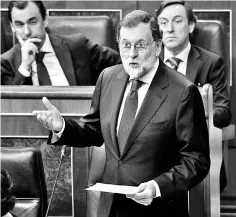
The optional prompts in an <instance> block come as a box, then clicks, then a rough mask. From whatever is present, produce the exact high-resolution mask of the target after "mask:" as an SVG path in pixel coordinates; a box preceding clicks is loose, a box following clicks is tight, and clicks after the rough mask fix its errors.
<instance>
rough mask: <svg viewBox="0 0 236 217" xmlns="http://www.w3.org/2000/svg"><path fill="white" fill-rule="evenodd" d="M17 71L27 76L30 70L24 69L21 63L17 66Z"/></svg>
mask: <svg viewBox="0 0 236 217" xmlns="http://www.w3.org/2000/svg"><path fill="white" fill-rule="evenodd" d="M18 71H19V72H20V73H21V74H22V75H24V76H25V77H29V76H30V74H31V70H30V71H28V70H26V69H24V68H23V67H22V66H21V65H20V67H19V68H18Z"/></svg>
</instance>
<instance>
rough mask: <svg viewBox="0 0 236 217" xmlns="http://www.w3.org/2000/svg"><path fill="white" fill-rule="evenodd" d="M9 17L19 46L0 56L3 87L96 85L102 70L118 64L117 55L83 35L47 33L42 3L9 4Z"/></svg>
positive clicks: (18, 2)
mask: <svg viewBox="0 0 236 217" xmlns="http://www.w3.org/2000/svg"><path fill="white" fill-rule="evenodd" d="M8 18H9V21H10V24H11V28H12V31H13V33H14V34H15V35H16V37H17V39H18V41H19V43H17V44H16V45H15V46H14V47H13V48H12V49H10V50H9V51H7V52H5V53H4V54H2V55H1V84H2V85H35V86H38V85H49V86H51V85H52V86H69V85H70V86H73V85H95V84H96V81H97V78H98V76H99V74H100V72H101V71H102V70H103V69H104V68H105V67H108V66H112V65H115V64H118V63H120V56H119V53H118V52H116V51H114V50H112V49H111V48H108V47H102V46H98V45H90V42H89V40H88V39H87V38H85V37H84V36H83V35H80V34H77V35H75V34H74V35H71V36H65V37H62V36H61V37H59V36H56V35H53V34H47V33H46V29H45V28H46V27H47V25H48V18H47V14H46V9H45V7H44V5H43V3H42V1H11V2H10V3H9V6H8Z"/></svg>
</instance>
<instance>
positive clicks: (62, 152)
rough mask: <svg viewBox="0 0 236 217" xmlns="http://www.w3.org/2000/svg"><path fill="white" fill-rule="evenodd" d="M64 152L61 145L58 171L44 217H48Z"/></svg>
mask: <svg viewBox="0 0 236 217" xmlns="http://www.w3.org/2000/svg"><path fill="white" fill-rule="evenodd" d="M65 152H66V145H63V146H62V148H61V160H60V164H59V168H58V171H57V175H56V179H55V181H54V185H53V189H52V193H51V197H50V201H49V204H48V208H47V212H46V215H45V217H48V212H49V209H50V206H51V202H52V197H53V194H54V190H55V187H56V183H57V179H58V175H59V172H60V169H61V163H62V160H63V158H64V156H65Z"/></svg>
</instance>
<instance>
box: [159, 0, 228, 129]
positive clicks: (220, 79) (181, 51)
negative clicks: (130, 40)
mask: <svg viewBox="0 0 236 217" xmlns="http://www.w3.org/2000/svg"><path fill="white" fill-rule="evenodd" d="M157 16H158V23H159V25H160V31H161V32H162V41H163V44H164V50H163V53H162V54H161V55H160V56H161V58H162V59H163V60H164V62H165V63H166V64H167V65H168V66H170V67H171V65H172V62H170V61H171V60H169V59H170V58H171V57H176V58H178V59H179V61H180V62H179V65H178V67H177V71H179V72H180V73H182V74H184V75H186V76H187V78H188V79H189V80H190V81H192V82H193V83H195V84H196V85H200V86H202V85H204V84H206V83H210V84H211V85H212V88H213V93H214V125H215V126H216V127H219V128H221V127H226V126H228V125H229V124H230V121H231V112H230V108H229V94H228V92H227V81H226V76H225V72H224V61H223V59H222V58H221V57H219V56H218V55H216V54H214V53H212V52H209V51H207V50H205V49H203V48H200V47H198V46H195V45H192V44H190V41H189V34H191V33H192V32H193V31H194V28H195V25H196V18H195V16H194V13H193V11H192V8H191V7H190V5H188V4H187V3H185V2H184V1H164V2H162V3H161V6H160V8H159V10H158V12H157ZM172 60H173V59H172Z"/></svg>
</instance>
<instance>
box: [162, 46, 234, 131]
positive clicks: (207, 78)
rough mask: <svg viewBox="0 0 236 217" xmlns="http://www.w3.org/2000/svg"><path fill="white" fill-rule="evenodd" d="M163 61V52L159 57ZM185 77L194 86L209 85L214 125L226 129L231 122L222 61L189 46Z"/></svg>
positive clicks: (209, 53) (207, 52)
mask: <svg viewBox="0 0 236 217" xmlns="http://www.w3.org/2000/svg"><path fill="white" fill-rule="evenodd" d="M160 57H161V59H162V60H163V59H164V52H163V51H162V53H161V55H160ZM186 77H187V78H188V79H189V80H190V81H191V82H193V83H194V84H196V85H200V86H202V85H204V84H207V83H209V84H211V85H212V89H213V101H214V125H215V126H216V127H219V128H221V127H226V126H228V125H229V124H230V121H231V112H230V102H229V93H228V90H227V80H226V75H225V72H224V60H223V59H222V58H221V57H220V56H218V55H217V54H215V53H212V52H209V51H207V50H205V49H203V48H200V47H198V46H195V45H191V49H190V52H189V56H188V61H187V69H186Z"/></svg>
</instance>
